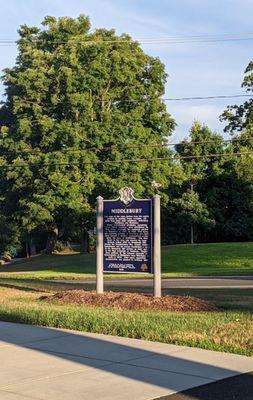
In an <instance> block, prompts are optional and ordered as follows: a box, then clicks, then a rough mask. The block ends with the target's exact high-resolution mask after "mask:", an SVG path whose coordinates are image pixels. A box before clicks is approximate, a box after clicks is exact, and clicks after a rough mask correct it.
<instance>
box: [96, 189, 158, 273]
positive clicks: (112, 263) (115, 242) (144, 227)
mask: <svg viewBox="0 0 253 400" xmlns="http://www.w3.org/2000/svg"><path fill="white" fill-rule="evenodd" d="M152 214H153V206H152V200H138V199H135V198H134V197H133V191H132V189H130V188H123V189H122V190H121V191H120V199H119V200H104V201H103V271H104V272H111V273H112V272H121V273H122V272H125V273H126V272H132V273H152V248H153V240H152V236H153V235H152V233H153V229H152Z"/></svg>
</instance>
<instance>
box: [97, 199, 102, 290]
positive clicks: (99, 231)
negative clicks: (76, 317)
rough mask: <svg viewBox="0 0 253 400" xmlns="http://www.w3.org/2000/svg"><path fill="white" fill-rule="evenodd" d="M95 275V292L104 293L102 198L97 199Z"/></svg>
mask: <svg viewBox="0 0 253 400" xmlns="http://www.w3.org/2000/svg"><path fill="white" fill-rule="evenodd" d="M96 255H97V275H96V290H97V293H99V294H102V293H104V276H103V197H101V196H98V197H97V253H96Z"/></svg>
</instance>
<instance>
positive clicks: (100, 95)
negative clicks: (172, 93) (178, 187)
mask: <svg viewBox="0 0 253 400" xmlns="http://www.w3.org/2000/svg"><path fill="white" fill-rule="evenodd" d="M90 28H91V27H90V21H89V18H88V17H86V16H80V17H78V18H77V19H73V18H59V19H56V18H54V17H50V16H48V17H46V18H45V19H44V21H43V22H42V28H38V27H29V26H27V25H23V26H21V28H20V29H19V35H20V39H19V41H18V49H19V53H18V57H17V60H16V64H15V65H14V66H13V67H12V68H7V69H5V71H4V75H3V83H4V85H5V94H6V100H5V102H4V103H3V105H2V108H1V111H0V125H1V138H0V139H1V140H0V143H1V145H0V156H1V157H0V162H1V165H2V171H3V172H2V173H1V178H2V181H4V183H2V184H4V188H5V190H4V192H5V200H4V202H2V203H1V208H2V212H3V213H12V215H14V216H15V218H16V219H17V220H18V221H19V222H20V223H21V225H22V226H23V228H24V229H26V230H27V231H28V232H31V231H33V230H34V229H37V228H38V227H39V226H40V227H43V226H44V227H45V228H46V227H48V226H49V225H50V224H53V223H57V224H63V223H64V220H66V218H67V219H68V220H69V218H70V217H71V218H72V220H73V221H74V222H76V223H77V224H81V222H80V221H85V223H86V225H87V224H91V222H90V221H91V218H90V213H91V212H92V211H93V210H94V205H95V198H96V196H97V195H98V194H100V195H101V194H102V195H104V196H115V193H116V192H117V190H118V189H119V188H120V187H121V186H123V185H125V184H128V185H131V186H132V187H133V188H134V189H135V191H136V194H137V195H142V194H145V195H147V194H148V193H147V192H149V193H151V192H152V186H151V183H152V181H153V180H155V181H158V182H159V183H161V184H162V185H163V186H164V187H166V186H167V185H169V184H170V182H171V181H172V180H173V181H180V180H181V172H180V168H179V167H178V166H176V165H175V164H173V162H172V154H171V152H170V151H169V150H168V148H166V147H164V146H161V144H166V143H167V140H168V137H169V135H170V134H171V132H172V130H173V128H174V126H175V122H174V120H173V119H172V118H171V116H170V115H169V114H168V112H167V110H166V106H165V104H164V103H163V101H162V100H161V96H162V95H163V94H164V86H165V82H166V77H167V76H166V73H165V69H164V65H163V64H162V63H161V62H160V60H159V59H158V58H153V57H150V56H148V55H147V54H145V53H144V51H143V50H142V49H141V48H140V46H139V44H138V42H136V41H133V40H132V39H131V37H130V36H129V35H126V34H123V35H121V36H117V35H116V34H115V32H114V30H106V29H97V30H95V31H93V32H91V30H90ZM159 157H167V159H168V161H167V162H166V163H161V162H156V161H150V162H147V161H145V160H146V159H149V160H152V159H154V158H159ZM123 160H126V161H123ZM127 160H130V161H127ZM134 160H136V161H134Z"/></svg>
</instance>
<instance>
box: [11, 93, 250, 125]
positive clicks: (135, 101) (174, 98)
mask: <svg viewBox="0 0 253 400" xmlns="http://www.w3.org/2000/svg"><path fill="white" fill-rule="evenodd" d="M240 97H253V93H251V94H248V93H242V94H231V95H217V96H195V97H167V98H165V97H157V98H156V99H152V98H148V97H142V98H139V99H106V100H100V99H92V103H102V104H107V103H112V105H115V104H116V105H117V104H122V103H123V104H124V103H141V102H143V103H154V102H155V101H157V100H161V101H189V100H213V99H232V98H240ZM18 100H20V101H21V103H22V102H23V103H27V104H32V105H36V106H39V107H44V104H40V103H38V102H36V101H32V100H25V99H20V98H18ZM13 102H14V103H15V99H13ZM82 103H84V104H85V103H88V104H90V103H91V100H88V99H86V100H82ZM59 104H62V103H57V104H55V105H51V107H56V106H58V105H59ZM47 106H48V105H47ZM46 117H48V118H51V117H50V116H49V115H46ZM33 121H40V120H39V119H38V120H37V119H34V120H33ZM55 122H57V121H55ZM60 122H61V121H60Z"/></svg>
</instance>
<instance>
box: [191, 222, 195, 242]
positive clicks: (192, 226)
mask: <svg viewBox="0 0 253 400" xmlns="http://www.w3.org/2000/svg"><path fill="white" fill-rule="evenodd" d="M191 244H194V225H193V223H191Z"/></svg>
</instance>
